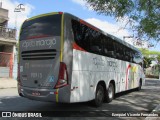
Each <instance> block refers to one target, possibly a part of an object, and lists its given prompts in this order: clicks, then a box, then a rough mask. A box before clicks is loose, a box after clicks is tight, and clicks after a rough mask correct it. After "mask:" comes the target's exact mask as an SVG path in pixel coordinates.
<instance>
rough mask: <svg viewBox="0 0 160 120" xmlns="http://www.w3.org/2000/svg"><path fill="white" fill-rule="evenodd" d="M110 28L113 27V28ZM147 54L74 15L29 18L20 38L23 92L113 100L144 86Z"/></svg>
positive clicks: (53, 98) (57, 98) (70, 99)
mask: <svg viewBox="0 0 160 120" xmlns="http://www.w3.org/2000/svg"><path fill="white" fill-rule="evenodd" d="M108 29H110V28H108ZM142 62H143V59H142V54H141V53H140V51H139V50H138V49H137V48H135V47H133V46H131V45H129V44H128V43H126V42H124V41H122V40H120V39H118V38H116V37H114V36H112V35H110V34H108V33H105V32H103V31H101V30H100V29H98V28H96V27H95V26H93V25H91V24H89V23H87V22H85V21H83V20H82V19H80V18H78V17H75V16H73V15H71V14H69V13H63V12H54V13H48V14H42V15H39V16H35V17H32V18H30V19H27V20H26V21H25V22H24V23H23V25H22V27H21V31H20V37H19V69H18V92H19V95H20V96H23V97H26V98H29V99H33V100H39V101H50V102H64V103H74V102H85V101H93V103H94V104H95V105H96V106H100V105H101V104H102V103H103V102H104V101H106V102H111V101H112V99H113V98H114V95H115V93H119V92H122V91H126V90H130V89H134V88H137V89H138V90H140V89H141V86H142V85H143V84H144V82H145V79H144V73H143V68H142V64H143V63H142Z"/></svg>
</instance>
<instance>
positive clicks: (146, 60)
mask: <svg viewBox="0 0 160 120" xmlns="http://www.w3.org/2000/svg"><path fill="white" fill-rule="evenodd" d="M153 60H154V58H151V57H144V60H143V61H144V62H143V63H144V65H143V66H144V68H148V67H150V65H151V64H152V61H153Z"/></svg>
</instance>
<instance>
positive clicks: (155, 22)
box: [86, 0, 160, 42]
mask: <svg viewBox="0 0 160 120" xmlns="http://www.w3.org/2000/svg"><path fill="white" fill-rule="evenodd" d="M86 1H87V3H88V4H89V5H90V6H91V8H92V9H93V10H95V11H97V13H98V14H104V15H107V16H108V15H109V16H112V17H114V18H116V19H117V20H119V18H124V17H127V19H128V22H127V24H126V26H127V25H128V27H129V28H131V29H132V30H133V31H136V33H135V36H136V37H137V38H140V39H142V38H143V39H147V40H154V41H156V42H158V41H160V34H159V33H160V1H159V0H86Z"/></svg>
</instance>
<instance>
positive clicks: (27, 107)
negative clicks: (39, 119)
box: [0, 80, 160, 120]
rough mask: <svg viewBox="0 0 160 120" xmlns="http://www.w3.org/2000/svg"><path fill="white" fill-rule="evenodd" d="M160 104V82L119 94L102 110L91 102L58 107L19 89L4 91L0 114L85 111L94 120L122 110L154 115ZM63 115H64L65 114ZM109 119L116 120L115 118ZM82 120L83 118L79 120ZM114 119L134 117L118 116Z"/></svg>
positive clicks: (85, 115)
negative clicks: (26, 94)
mask: <svg viewBox="0 0 160 120" xmlns="http://www.w3.org/2000/svg"><path fill="white" fill-rule="evenodd" d="M158 104H160V80H146V85H145V86H143V87H142V90H141V91H134V90H132V91H129V92H124V93H120V94H117V95H116V98H115V99H114V100H113V101H112V102H111V103H109V104H108V103H104V104H103V105H102V106H101V107H99V108H95V107H93V106H92V105H91V104H90V103H88V102H87V103H74V104H56V103H48V102H39V101H33V100H29V99H26V98H23V97H19V96H18V93H17V89H16V88H10V89H0V111H66V112H67V111H82V113H81V115H80V116H81V117H82V116H84V117H89V116H90V115H91V114H94V117H93V119H102V118H104V117H105V116H107V114H109V113H110V112H113V113H116V112H118V113H120V112H122V111H123V112H125V111H126V112H132V111H134V112H137V113H141V112H145V113H150V112H151V111H152V110H153V109H154V108H155V107H156V106H157V105H158ZM84 111H88V112H84ZM102 112H103V114H101V113H102ZM59 113H60V114H61V113H64V112H59ZM70 114H71V115H72V114H75V113H74V112H70ZM91 116H92V115H91ZM73 117H74V115H73ZM107 118H108V119H113V117H111V118H110V117H107ZM47 119H52V118H47ZM79 119H81V118H80V117H79ZM86 119H88V118H86ZM114 119H133V118H131V117H130V118H119V117H114ZM134 119H145V117H139V118H138V117H135V118H134ZM83 120H84V118H83Z"/></svg>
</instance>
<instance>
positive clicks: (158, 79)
mask: <svg viewBox="0 0 160 120" xmlns="http://www.w3.org/2000/svg"><path fill="white" fill-rule="evenodd" d="M145 80H160V79H156V78H145Z"/></svg>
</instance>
